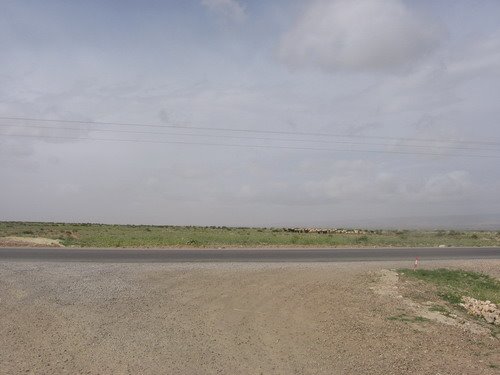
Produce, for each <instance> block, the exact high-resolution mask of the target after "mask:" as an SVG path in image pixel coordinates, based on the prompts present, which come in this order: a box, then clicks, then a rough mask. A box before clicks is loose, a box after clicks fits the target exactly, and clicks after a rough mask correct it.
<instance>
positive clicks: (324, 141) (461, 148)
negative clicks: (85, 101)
mask: <svg viewBox="0 0 500 375" xmlns="http://www.w3.org/2000/svg"><path fill="white" fill-rule="evenodd" d="M0 127H14V128H32V129H55V130H73V131H82V130H86V131H93V132H109V133H126V134H148V135H167V136H172V135H173V136H189V137H208V138H227V139H245V140H259V141H262V140H265V141H280V142H305V143H322V144H332V143H334V144H343V145H355V146H388V147H400V148H401V147H409V148H422V149H433V148H437V147H439V149H447V150H475V151H478V150H486V151H496V150H495V149H484V147H482V148H479V147H457V146H447V145H415V144H400V145H398V144H391V143H373V142H371V143H366V142H352V141H332V140H330V141H328V140H318V139H310V140H307V139H290V138H271V137H252V136H232V135H224V134H218V135H214V134H193V133H172V132H157V131H141V130H123V129H81V128H71V127H61V126H44V125H24V124H22V125H9V124H0Z"/></svg>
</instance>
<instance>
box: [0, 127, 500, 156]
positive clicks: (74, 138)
mask: <svg viewBox="0 0 500 375" xmlns="http://www.w3.org/2000/svg"><path fill="white" fill-rule="evenodd" d="M0 136H10V137H23V138H39V139H59V140H75V141H81V140H88V141H106V142H129V143H155V144H180V145H198V146H219V147H240V148H258V149H287V150H309V151H329V152H358V153H363V152H364V153H380V154H400V155H426V156H455V157H457V156H458V157H467V158H469V157H470V158H494V159H500V155H481V154H461V155H457V154H445V153H434V152H416V151H399V150H368V149H333V148H317V147H302V146H280V145H255V144H253V145H245V144H230V143H210V142H190V141H163V140H136V139H120V138H93V137H67V136H47V135H31V134H5V133H0Z"/></svg>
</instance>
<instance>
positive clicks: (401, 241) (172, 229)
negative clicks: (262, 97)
mask: <svg viewBox="0 0 500 375" xmlns="http://www.w3.org/2000/svg"><path fill="white" fill-rule="evenodd" d="M7 236H19V237H45V238H51V239H59V240H60V241H61V243H62V244H64V245H65V246H79V247H266V246H271V247H272V246H297V247H299V246H303V247H307V246H311V247H351V246H353V247H356V246H357V247H391V246H392V247H435V246H439V245H447V246H500V233H499V232H487V231H474V232H468V231H461V232H459V231H444V230H439V231H410V230H338V231H336V232H334V233H332V232H331V231H323V232H322V233H317V232H312V233H311V232H309V233H301V232H300V231H291V230H287V229H285V228H230V227H180V226H149V225H104V224H65V223H30V222H0V238H1V237H7Z"/></svg>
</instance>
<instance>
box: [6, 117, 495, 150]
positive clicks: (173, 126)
mask: <svg viewBox="0 0 500 375" xmlns="http://www.w3.org/2000/svg"><path fill="white" fill-rule="evenodd" d="M0 120H14V121H35V122H52V123H68V124H69V123H73V124H87V125H110V126H127V127H150V128H164V129H169V128H170V129H192V130H205V131H217V132H235V133H261V134H281V135H300V136H312V137H338V138H363V139H386V140H393V141H416V142H436V143H439V142H443V140H440V139H430V138H410V137H388V136H376V135H360V134H340V133H339V134H336V133H321V132H302V131H285V130H264V129H244V128H240V129H238V128H225V127H203V126H183V125H178V124H169V125H167V124H164V125H158V124H146V123H127V122H107V121H88V120H59V119H46V118H33V117H12V116H0ZM446 142H451V143H458V144H471V145H472V144H476V145H495V146H500V141H485V140H460V139H446Z"/></svg>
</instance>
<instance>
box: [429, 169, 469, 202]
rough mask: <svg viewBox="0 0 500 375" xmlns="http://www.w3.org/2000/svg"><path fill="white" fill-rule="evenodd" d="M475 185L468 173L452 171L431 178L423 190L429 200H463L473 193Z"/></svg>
mask: <svg viewBox="0 0 500 375" xmlns="http://www.w3.org/2000/svg"><path fill="white" fill-rule="evenodd" d="M473 187H474V185H473V183H472V181H471V178H470V174H469V173H468V172H466V171H451V172H447V173H444V174H440V175H435V176H432V177H431V178H429V179H428V180H427V182H426V184H425V186H424V188H423V189H422V192H421V193H422V196H423V197H425V198H427V199H440V200H442V199H453V198H463V197H464V196H467V195H468V194H469V193H471V192H472V189H473Z"/></svg>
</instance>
